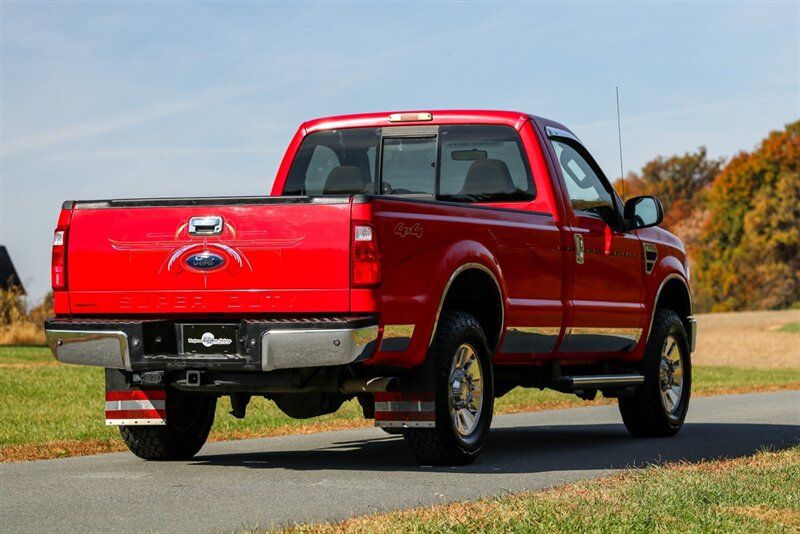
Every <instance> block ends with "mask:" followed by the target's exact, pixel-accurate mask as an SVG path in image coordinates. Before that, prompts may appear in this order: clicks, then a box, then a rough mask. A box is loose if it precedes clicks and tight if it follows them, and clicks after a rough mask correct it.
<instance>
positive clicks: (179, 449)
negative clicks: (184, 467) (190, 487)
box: [119, 390, 217, 461]
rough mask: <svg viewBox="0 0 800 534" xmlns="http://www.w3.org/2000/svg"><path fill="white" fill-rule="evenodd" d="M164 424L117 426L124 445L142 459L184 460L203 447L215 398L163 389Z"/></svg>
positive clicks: (210, 422)
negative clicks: (165, 395) (165, 409)
mask: <svg viewBox="0 0 800 534" xmlns="http://www.w3.org/2000/svg"><path fill="white" fill-rule="evenodd" d="M166 406H167V424H166V425H163V426H135V425H129V426H120V427H119V431H120V434H122V439H123V440H124V441H125V445H127V446H128V449H130V451H131V452H132V453H133V454H135V455H136V456H138V457H139V458H143V459H145V460H161V461H169V460H188V459H189V458H191V457H192V456H194V455H195V454H197V452H198V451H199V450H200V449H201V448H202V447H203V445H204V444H205V442H206V439H207V438H208V433H209V431H210V430H211V425H212V424H213V423H214V409H215V408H216V406H217V398H216V397H211V396H208V395H187V394H185V393H181V392H179V391H176V390H167V403H166Z"/></svg>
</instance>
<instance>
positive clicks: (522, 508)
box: [289, 447, 800, 533]
mask: <svg viewBox="0 0 800 534" xmlns="http://www.w3.org/2000/svg"><path fill="white" fill-rule="evenodd" d="M799 487H800V447H794V448H792V449H788V450H785V451H780V452H770V451H763V452H760V453H758V454H756V455H754V456H752V457H745V458H738V459H735V460H718V461H709V462H704V463H700V464H696V465H690V464H675V465H666V466H655V467H649V468H646V469H640V470H632V471H627V472H625V473H622V474H619V475H616V476H612V477H609V478H605V479H597V480H590V481H584V482H579V483H576V484H571V485H568V486H563V487H559V488H554V489H552V490H546V491H543V492H538V493H520V494H512V495H505V496H502V497H496V498H491V499H482V500H479V501H473V502H467V503H455V504H448V505H439V506H434V507H430V508H423V509H419V510H411V511H403V512H392V513H388V514H380V515H375V516H369V517H362V518H356V519H352V520H349V521H346V522H344V523H339V524H317V525H307V526H298V527H295V528H293V529H290V530H289V532H315V533H328V532H336V533H340V532H370V533H372V532H375V533H389V532H420V533H421V532H436V533H439V532H454V533H468V532H498V533H499V532H503V533H505V532H563V533H573V532H610V533H617V532H619V533H628V532H642V533H649V532H680V533H683V532H747V533H749V532H752V533H761V532H771V533H783V532H785V533H790V532H792V533H796V532H798V531H799V530H800V493H799V492H798V488H799Z"/></svg>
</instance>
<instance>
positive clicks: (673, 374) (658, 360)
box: [619, 309, 692, 437]
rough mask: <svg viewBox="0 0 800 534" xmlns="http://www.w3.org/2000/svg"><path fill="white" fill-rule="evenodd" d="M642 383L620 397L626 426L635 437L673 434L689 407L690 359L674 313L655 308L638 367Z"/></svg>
mask: <svg viewBox="0 0 800 534" xmlns="http://www.w3.org/2000/svg"><path fill="white" fill-rule="evenodd" d="M640 372H641V373H642V375H644V383H643V384H642V385H641V386H640V387H639V388H637V390H636V393H635V394H634V396H633V397H621V398H620V399H619V411H620V413H621V414H622V420H623V421H624V423H625V427H626V428H627V429H628V431H629V432H630V433H631V434H633V435H634V436H645V437H665V436H674V435H675V434H677V433H678V431H679V430H680V429H681V426H683V421H684V419H685V418H686V412H687V411H688V409H689V397H690V396H691V387H692V362H691V357H690V354H689V342H688V338H687V336H686V329H685V328H684V326H683V322H682V321H681V319H680V317H679V316H678V314H677V313H675V312H674V311H672V310H663V309H662V310H658V311H656V316H655V318H654V320H653V328H652V330H651V333H650V338H649V339H648V340H647V346H646V348H645V354H644V359H643V360H642V363H641V366H640Z"/></svg>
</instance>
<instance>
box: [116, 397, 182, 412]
mask: <svg viewBox="0 0 800 534" xmlns="http://www.w3.org/2000/svg"><path fill="white" fill-rule="evenodd" d="M166 408H167V401H163V400H114V401H106V411H107V412H114V411H119V410H165V409H166Z"/></svg>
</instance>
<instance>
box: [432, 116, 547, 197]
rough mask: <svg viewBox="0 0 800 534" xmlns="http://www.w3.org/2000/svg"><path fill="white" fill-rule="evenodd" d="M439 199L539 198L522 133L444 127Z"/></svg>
mask: <svg viewBox="0 0 800 534" xmlns="http://www.w3.org/2000/svg"><path fill="white" fill-rule="evenodd" d="M440 136H441V141H440V143H441V160H440V161H441V164H440V165H441V169H440V177H439V196H440V198H442V199H443V200H450V201H462V202H481V201H484V202H503V201H513V200H531V199H533V198H534V197H535V196H536V190H535V189H534V185H533V179H532V178H531V173H530V170H529V168H528V164H527V159H526V157H525V152H524V150H523V147H522V142H521V141H520V139H519V134H518V133H517V131H516V130H515V129H514V128H511V127H508V126H476V125H469V126H467V125H464V126H443V127H442V128H441V130H440Z"/></svg>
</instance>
